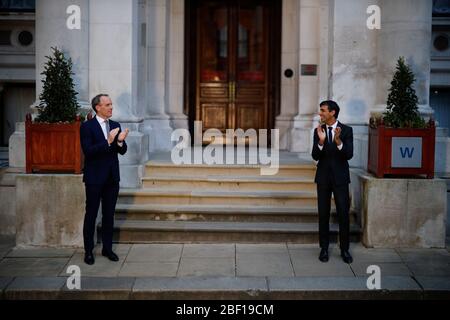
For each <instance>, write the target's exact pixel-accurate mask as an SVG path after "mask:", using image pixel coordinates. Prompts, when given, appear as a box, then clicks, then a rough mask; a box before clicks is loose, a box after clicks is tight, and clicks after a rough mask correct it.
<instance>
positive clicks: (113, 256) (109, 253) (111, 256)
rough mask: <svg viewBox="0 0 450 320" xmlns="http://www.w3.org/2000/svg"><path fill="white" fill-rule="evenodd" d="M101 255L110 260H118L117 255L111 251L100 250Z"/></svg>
mask: <svg viewBox="0 0 450 320" xmlns="http://www.w3.org/2000/svg"><path fill="white" fill-rule="evenodd" d="M102 256H104V257H107V258H108V259H109V260H111V261H119V257H118V256H117V254H115V253H114V252H112V251H104V250H102Z"/></svg>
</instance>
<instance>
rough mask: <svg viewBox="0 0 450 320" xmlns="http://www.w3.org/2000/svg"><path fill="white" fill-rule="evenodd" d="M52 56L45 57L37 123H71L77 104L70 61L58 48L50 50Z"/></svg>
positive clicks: (74, 117)
mask: <svg viewBox="0 0 450 320" xmlns="http://www.w3.org/2000/svg"><path fill="white" fill-rule="evenodd" d="M52 50H53V56H51V57H49V56H46V58H47V60H48V61H47V62H46V63H45V67H44V71H43V72H42V73H41V74H42V75H44V76H45V78H44V79H43V80H42V83H43V84H44V85H43V87H42V93H41V94H40V95H39V100H40V103H39V106H38V107H37V108H38V113H39V115H38V117H37V118H36V121H37V122H49V123H56V122H73V121H75V119H76V116H77V112H78V109H79V107H80V106H79V104H78V102H77V97H76V96H77V94H78V92H76V91H75V85H74V83H73V80H72V76H73V75H74V73H73V72H72V59H71V58H69V59H66V58H65V56H64V53H62V52H61V51H59V50H58V48H52Z"/></svg>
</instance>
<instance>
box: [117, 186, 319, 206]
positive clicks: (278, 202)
mask: <svg viewBox="0 0 450 320" xmlns="http://www.w3.org/2000/svg"><path fill="white" fill-rule="evenodd" d="M117 203H118V204H168V203H170V204H184V205H186V204H195V205H199V204H201V205H213V204H215V205H224V206H228V205H230V204H232V205H247V206H291V207H293V206H298V207H303V206H306V207H313V206H315V205H316V204H317V194H316V192H308V191H262V190H259V191H210V190H207V189H194V190H187V189H122V190H121V191H120V192H119V198H118V201H117Z"/></svg>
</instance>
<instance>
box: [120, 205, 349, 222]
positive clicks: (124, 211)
mask: <svg viewBox="0 0 450 320" xmlns="http://www.w3.org/2000/svg"><path fill="white" fill-rule="evenodd" d="M115 217H116V219H119V220H125V219H126V220H153V221H228V222H231V221H239V222H294V223H295V222H303V223H318V211H317V208H316V207H310V208H308V207H303V208H298V207H250V206H227V207H224V206H221V205H204V206H202V205H123V204H119V205H117V206H116V213H115ZM331 221H332V222H333V223H337V221H338V219H337V215H336V211H335V209H333V210H332V212H331ZM356 221H357V214H356V212H351V213H350V222H351V223H356Z"/></svg>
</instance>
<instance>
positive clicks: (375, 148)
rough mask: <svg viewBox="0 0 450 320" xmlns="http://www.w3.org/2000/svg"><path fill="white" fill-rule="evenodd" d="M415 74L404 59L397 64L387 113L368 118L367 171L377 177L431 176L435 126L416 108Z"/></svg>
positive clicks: (432, 171)
mask: <svg viewBox="0 0 450 320" xmlns="http://www.w3.org/2000/svg"><path fill="white" fill-rule="evenodd" d="M414 82H415V77H414V73H413V72H412V71H411V69H410V67H409V66H408V65H407V64H406V63H405V60H404V58H403V57H400V58H399V59H398V61H397V67H396V72H395V74H394V77H393V79H392V81H391V88H390V89H389V95H388V99H387V110H386V112H384V113H383V115H382V117H380V118H378V119H375V118H371V119H370V127H369V157H368V170H369V171H370V172H372V173H374V174H375V175H376V176H377V177H383V176H384V175H385V174H390V175H419V174H426V175H427V177H428V178H433V177H434V144H435V127H434V122H433V121H431V120H430V122H429V123H426V122H425V120H424V119H423V118H422V117H421V116H420V113H419V110H418V107H417V102H418V99H417V96H416V92H415V90H414V88H413V84H414Z"/></svg>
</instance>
